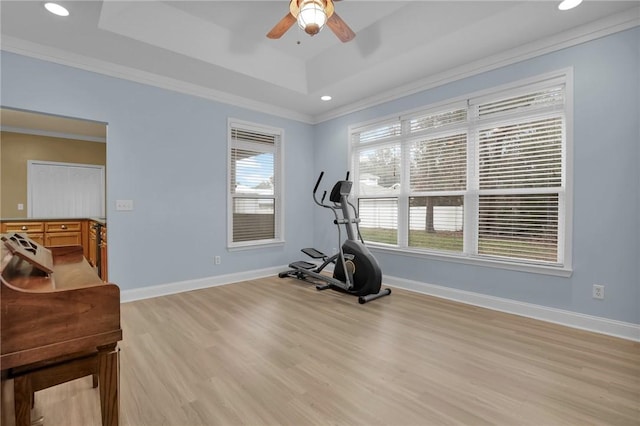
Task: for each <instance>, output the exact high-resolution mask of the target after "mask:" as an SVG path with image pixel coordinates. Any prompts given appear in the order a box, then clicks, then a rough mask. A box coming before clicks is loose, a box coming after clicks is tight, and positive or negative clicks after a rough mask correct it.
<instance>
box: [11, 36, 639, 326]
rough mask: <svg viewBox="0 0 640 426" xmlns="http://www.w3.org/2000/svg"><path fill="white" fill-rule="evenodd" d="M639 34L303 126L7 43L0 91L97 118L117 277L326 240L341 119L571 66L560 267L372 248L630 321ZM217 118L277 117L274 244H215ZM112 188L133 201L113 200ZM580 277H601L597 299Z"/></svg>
mask: <svg viewBox="0 0 640 426" xmlns="http://www.w3.org/2000/svg"><path fill="white" fill-rule="evenodd" d="M639 40H640V29H639V28H635V29H633V30H628V31H625V32H622V33H618V34H614V35H611V36H608V37H605V38H602V39H598V40H595V41H591V42H588V43H584V44H582V45H578V46H575V47H572V48H568V49H565V50H562V51H558V52H555V53H552V54H547V55H544V56H541V57H538V58H535V59H531V60H528V61H525V62H522V63H518V64H515V65H511V66H507V67H504V68H500V69H497V70H494V71H491V72H486V73H483V74H480V75H477V76H474V77H471V78H466V79H464V80H460V81H457V82H454V83H451V84H447V85H444V86H441V87H438V88H434V89H430V90H427V91H424V92H421V93H417V94H414V95H411V96H407V97H404V98H402V99H398V100H395V101H392V102H388V103H385V104H382V105H379V106H376V107H373V108H369V109H366V110H363V111H359V112H357V113H353V114H349V115H347V116H343V117H340V118H337V119H334V120H331V121H327V122H324V123H321V124H319V125H316V126H310V125H306V124H302V123H299V122H295V121H291V120H286V119H282V118H278V117H275V116H270V115H268V114H262V113H258V112H253V111H249V110H246V109H242V108H237V107H233V106H229V105H225V104H221V103H217V102H214V101H210V100H205V99H201V98H197V97H193V96H188V95H183V94H178V93H174V92H170V91H166V90H162V89H158V88H155V87H150V86H145V85H142V84H137V83H133V82H128V81H124V80H120V79H116V78H111V77H106V76H104V75H100V74H95V73H91V72H86V71H82V70H78V69H73V68H69V67H65V66H61V65H56V64H53V63H48V62H43V61H39V60H35V59H31V58H26V57H23V56H19V55H15V54H10V53H6V52H2V57H1V60H2V63H1V67H2V68H1V72H2V75H1V77H2V87H1V89H2V92H1V98H0V103H1V104H2V105H3V106H8V107H13V108H22V109H28V110H35V111H41V112H47V113H55V114H60V115H66V116H71V117H80V118H87V119H92V120H98V121H104V122H108V123H109V128H108V144H107V163H108V176H107V202H108V212H107V213H108V220H109V255H110V279H111V280H112V281H113V282H116V283H118V284H119V285H120V286H121V288H122V289H125V290H126V289H132V288H139V287H145V286H151V285H158V284H163V283H174V282H179V281H184V280H190V279H196V278H204V277H210V276H216V275H222V274H229V273H234V272H241V271H246V270H255V269H261V268H266V267H271V266H277V265H284V264H286V263H288V262H289V261H291V260H292V259H298V258H299V251H298V250H299V249H300V248H301V247H306V246H309V245H312V243H313V242H315V246H316V247H317V248H319V249H322V250H328V251H330V250H331V249H332V248H333V247H336V245H337V242H336V241H335V230H334V229H333V226H332V225H331V217H330V215H328V214H327V212H324V211H322V210H320V209H318V208H316V207H315V205H314V204H313V203H312V202H311V198H310V189H311V188H312V187H313V183H314V182H315V178H316V176H317V174H318V173H319V171H320V170H325V171H326V172H327V175H326V180H325V184H326V185H327V186H329V187H330V185H331V183H333V182H334V181H336V180H338V179H340V178H342V177H343V176H344V173H345V171H346V169H347V168H348V157H347V146H348V140H347V127H348V126H349V125H350V124H354V123H359V122H363V121H367V120H371V119H374V118H376V117H380V116H386V115H389V114H392V113H399V112H402V111H406V110H408V109H412V108H417V107H421V106H425V105H428V104H431V103H433V102H437V101H441V100H446V99H450V98H453V97H457V96H461V95H465V94H469V93H473V92H475V91H478V90H482V89H485V88H491V87H494V86H497V85H501V84H505V83H508V82H511V81H515V80H520V79H523V78H527V77H531V76H535V75H538V74H541V73H546V72H550V71H554V70H557V69H561V68H565V67H573V70H574V77H575V122H574V131H575V140H574V151H575V158H574V187H575V191H574V211H575V214H574V217H573V225H574V231H573V235H574V237H573V247H574V253H573V264H574V273H573V275H572V276H571V277H570V278H559V277H553V276H548V275H539V274H530V273H520V272H514V271H507V270H501V269H492V268H486V267H477V266H468V265H462V264H459V263H451V262H445V261H435V260H425V259H416V258H412V257H406V256H400V255H392V254H388V253H382V252H376V253H375V254H376V256H377V258H378V260H379V261H380V263H381V266H382V269H383V271H384V273H385V274H387V275H391V276H395V277H399V278H405V279H410V280H416V281H421V282H426V283H430V284H437V285H442V286H448V287H452V288H456V289H462V290H467V291H472V292H477V293H482V294H487V295H493V296H498V297H503V298H509V299H514V300H519V301H524V302H529V303H533V304H538V305H543V306H549V307H554V308H560V309H565V310H569V311H574V312H580V313H585V314H590V315H595V316H599V317H604V318H610V319H614V320H621V321H625V322H631V323H640V312H639V311H640V309H638V306H639V303H638V302H639V298H640V290H639V286H640V284H639V282H640V266H639V265H640V226H639V220H638V217H639V216H640V173H639V171H638V169H639V168H638V164H639V161H640V148H639V145H640V142H639V137H640V124H639V116H640V107H639V103H640V100H639V98H640V83H639V81H638V80H639V76H640V46H639V44H640V42H639ZM227 117H234V118H238V119H242V120H247V121H252V122H257V123H263V124H267V125H270V126H276V127H282V128H284V129H285V138H286V139H285V163H286V164H285V174H286V190H285V193H286V219H287V220H286V230H285V232H286V240H287V243H286V245H285V246H283V247H279V248H276V249H274V248H269V249H257V250H248V251H235V252H228V251H227V249H226V207H225V205H226V149H227V139H226V124H227ZM116 199H133V200H134V202H135V210H134V211H132V212H116V211H115V209H114V204H115V200H116ZM215 255H221V256H222V260H223V261H222V264H221V265H218V266H215V265H213V262H212V258H213V256H215ZM593 283H604V284H606V286H607V287H606V299H605V300H604V301H597V300H594V299H592V298H591V286H592V284H593Z"/></svg>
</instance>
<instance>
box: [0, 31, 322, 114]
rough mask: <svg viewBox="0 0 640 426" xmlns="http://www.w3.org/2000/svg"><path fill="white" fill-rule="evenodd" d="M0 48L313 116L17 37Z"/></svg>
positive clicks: (252, 106) (254, 108)
mask: <svg viewBox="0 0 640 426" xmlns="http://www.w3.org/2000/svg"><path fill="white" fill-rule="evenodd" d="M0 48H1V49H2V50H4V51H7V52H11V53H17V54H19V55H23V56H27V57H31V58H35V59H40V60H43V61H48V62H53V63H56V64H60V65H65V66H69V67H73V68H78V69H82V70H85V71H91V72H95V73H98V74H103V75H107V76H109V77H115V78H120V79H123V80H129V81H134V82H136V83H141V84H147V85H150V86H155V87H159V88H161V89H166V90H170V91H173V92H178V93H183V94H187V95H191V96H197V97H199V98H204V99H209V100H212V101H216V102H221V103H225V104H228V105H233V106H237V107H240V108H246V109H250V110H252V111H257V112H262V113H265V114H269V115H275V116H279V117H283V118H288V119H291V120H295V121H301V122H303V123H308V124H312V123H313V117H311V116H310V115H307V114H302V113H300V112H297V111H293V110H290V109H286V108H280V107H277V106H274V105H271V104H268V103H264V102H260V101H256V100H253V99H248V98H244V97H241V96H237V95H233V94H230V93H226V92H222V91H219V90H214V89H211V88H208V87H203V86H200V85H197V84H192V83H187V82H185V81H181V80H178V79H174V78H170V77H165V76H161V75H158V74H154V73H150V72H147V71H142V70H138V69H135V68H131V67H127V66H124V65H118V64H114V63H111V62H107V61H103V60H100V59H95V58H91V57H88V56H84V55H78V54H76V53H71V52H68V51H66V50H62V49H58V48H53V47H50V46H44V45H42V44H39V43H34V42H31V41H27V40H22V39H19V38H16V37H11V36H4V35H3V36H2V43H1V44H0Z"/></svg>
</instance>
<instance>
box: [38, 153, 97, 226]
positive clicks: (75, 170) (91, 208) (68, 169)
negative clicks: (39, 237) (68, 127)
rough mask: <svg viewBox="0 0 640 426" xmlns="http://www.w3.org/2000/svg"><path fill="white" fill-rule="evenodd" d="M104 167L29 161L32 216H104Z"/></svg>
mask: <svg viewBox="0 0 640 426" xmlns="http://www.w3.org/2000/svg"><path fill="white" fill-rule="evenodd" d="M104 175H105V173H104V166H99V165H93V164H75V163H55V162H50V161H36V160H29V161H28V164H27V181H28V183H27V192H28V197H27V198H28V200H29V202H28V203H27V213H28V216H29V217H45V218H46V217H54V218H57V217H69V218H72V217H104V215H105V209H104V204H105V203H104V188H105V185H104Z"/></svg>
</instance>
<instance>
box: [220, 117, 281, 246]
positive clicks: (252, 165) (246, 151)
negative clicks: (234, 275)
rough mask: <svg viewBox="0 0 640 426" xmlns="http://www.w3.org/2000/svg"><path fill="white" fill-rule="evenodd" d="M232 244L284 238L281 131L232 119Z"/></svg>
mask: <svg viewBox="0 0 640 426" xmlns="http://www.w3.org/2000/svg"><path fill="white" fill-rule="evenodd" d="M229 139H230V149H229V199H230V203H229V209H230V215H229V217H230V225H229V245H230V246H235V245H252V244H263V243H265V242H273V241H277V240H279V239H280V238H281V218H282V212H281V190H280V186H281V182H280V181H281V178H280V175H281V174H280V171H279V163H280V160H279V156H280V149H281V147H280V144H281V131H280V130H277V129H262V128H257V127H256V128H254V127H253V126H252V125H249V124H247V123H241V122H235V121H230V126H229Z"/></svg>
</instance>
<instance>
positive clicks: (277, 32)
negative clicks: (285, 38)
mask: <svg viewBox="0 0 640 426" xmlns="http://www.w3.org/2000/svg"><path fill="white" fill-rule="evenodd" d="M295 22H296V18H295V16H293V15H292V14H291V13H287V15H286V16H285V17H284V18H282V19H281V20H280V22H278V23H277V24H276V26H275V27H273V28H272V29H271V31H269V33H268V34H267V37H269V38H280V37H282V35H283V34H284V33H286V32H287V30H288V29H289V28H291V26H292V25H293V24H295Z"/></svg>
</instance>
